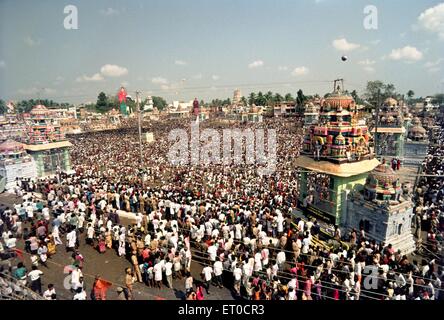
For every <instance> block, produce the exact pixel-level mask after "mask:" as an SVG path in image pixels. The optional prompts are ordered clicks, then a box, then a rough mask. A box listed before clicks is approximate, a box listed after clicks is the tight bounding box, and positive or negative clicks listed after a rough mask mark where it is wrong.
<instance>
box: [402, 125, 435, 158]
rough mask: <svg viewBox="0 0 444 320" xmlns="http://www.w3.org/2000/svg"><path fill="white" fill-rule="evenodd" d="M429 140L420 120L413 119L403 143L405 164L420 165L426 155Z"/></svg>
mask: <svg viewBox="0 0 444 320" xmlns="http://www.w3.org/2000/svg"><path fill="white" fill-rule="evenodd" d="M428 147H429V139H428V136H427V130H426V129H424V127H423V126H422V124H421V120H419V118H418V117H415V118H414V119H413V121H412V126H410V128H409V130H408V134H407V139H406V141H405V157H404V163H405V164H412V165H420V164H421V163H422V162H423V161H424V159H425V157H426V156H427V154H428Z"/></svg>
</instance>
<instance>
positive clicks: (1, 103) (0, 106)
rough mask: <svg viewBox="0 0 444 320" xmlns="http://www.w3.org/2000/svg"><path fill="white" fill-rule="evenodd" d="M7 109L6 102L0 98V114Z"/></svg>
mask: <svg viewBox="0 0 444 320" xmlns="http://www.w3.org/2000/svg"><path fill="white" fill-rule="evenodd" d="M7 111H8V108H7V107H6V103H5V102H4V101H3V100H2V99H0V114H4V113H6V112H7Z"/></svg>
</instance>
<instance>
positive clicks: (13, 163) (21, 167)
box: [0, 140, 37, 190]
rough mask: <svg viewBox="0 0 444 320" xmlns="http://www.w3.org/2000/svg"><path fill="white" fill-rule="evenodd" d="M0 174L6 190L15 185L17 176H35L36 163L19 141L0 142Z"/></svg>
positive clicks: (21, 177)
mask: <svg viewBox="0 0 444 320" xmlns="http://www.w3.org/2000/svg"><path fill="white" fill-rule="evenodd" d="M0 176H1V177H2V179H4V183H5V189H6V190H11V189H12V188H14V187H15V186H16V180H17V178H19V179H23V178H24V179H35V178H37V167H36V164H35V162H34V160H33V158H32V157H31V156H30V155H29V154H27V153H26V151H25V149H24V147H23V145H22V144H21V143H19V142H16V141H13V140H6V141H5V142H3V143H2V144H0Z"/></svg>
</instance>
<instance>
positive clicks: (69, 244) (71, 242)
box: [66, 230, 77, 252]
mask: <svg viewBox="0 0 444 320" xmlns="http://www.w3.org/2000/svg"><path fill="white" fill-rule="evenodd" d="M76 240H77V235H76V230H71V231H70V232H69V233H68V234H67V235H66V251H67V252H68V251H73V252H74V249H75V246H76Z"/></svg>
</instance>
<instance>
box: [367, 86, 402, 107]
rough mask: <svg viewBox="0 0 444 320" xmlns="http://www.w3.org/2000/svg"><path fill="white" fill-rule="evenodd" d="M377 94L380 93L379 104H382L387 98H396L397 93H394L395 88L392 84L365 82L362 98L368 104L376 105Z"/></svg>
mask: <svg viewBox="0 0 444 320" xmlns="http://www.w3.org/2000/svg"><path fill="white" fill-rule="evenodd" d="M378 92H380V96H379V99H380V100H379V103H382V102H383V101H384V100H385V99H387V98H389V97H398V93H396V88H395V86H394V85H393V84H391V83H388V84H384V82H382V81H380V80H376V81H368V82H367V87H366V89H365V93H364V98H365V99H366V100H367V101H368V102H369V103H370V104H372V105H376V104H377V103H378Z"/></svg>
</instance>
